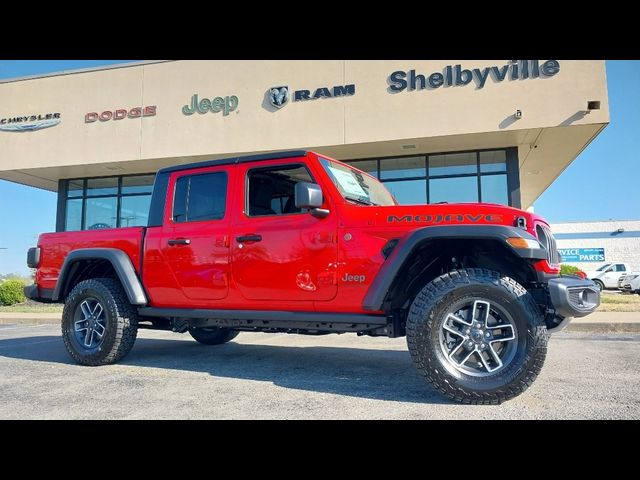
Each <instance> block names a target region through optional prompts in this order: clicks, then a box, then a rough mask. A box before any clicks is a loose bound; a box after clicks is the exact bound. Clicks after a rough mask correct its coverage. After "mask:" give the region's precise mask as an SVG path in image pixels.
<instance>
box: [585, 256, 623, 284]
mask: <svg viewBox="0 0 640 480" xmlns="http://www.w3.org/2000/svg"><path fill="white" fill-rule="evenodd" d="M585 273H586V274H587V278H589V279H591V280H593V282H594V283H595V284H596V285H597V286H598V288H599V289H600V290H604V289H605V288H618V280H620V279H621V278H622V277H624V276H625V275H627V274H628V273H631V267H630V266H629V264H628V263H605V264H604V265H603V266H601V267H600V268H598V269H597V270H590V271H587V272H585Z"/></svg>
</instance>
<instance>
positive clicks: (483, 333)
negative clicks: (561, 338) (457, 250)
mask: <svg viewBox="0 0 640 480" xmlns="http://www.w3.org/2000/svg"><path fill="white" fill-rule="evenodd" d="M547 339H548V334H547V331H546V327H545V323H544V318H543V316H542V314H541V312H540V311H539V309H538V306H537V305H536V303H535V301H534V300H533V297H532V296H531V294H530V293H529V292H527V290H525V288H524V287H522V285H520V284H519V283H517V282H516V281H515V280H513V279H511V278H509V277H505V276H501V275H500V274H499V273H498V272H493V271H489V270H485V269H479V268H468V269H462V270H454V271H452V272H449V273H447V274H444V275H441V276H440V277H438V278H436V279H435V280H433V281H432V282H430V283H428V284H427V285H426V286H425V287H424V288H423V289H422V290H421V291H420V293H419V294H418V295H417V296H416V298H415V299H414V301H413V303H412V305H411V308H410V311H409V315H408V317H407V343H408V346H409V352H410V353H411V357H412V359H413V362H414V363H415V365H416V367H417V368H418V370H419V371H420V373H421V374H422V375H423V376H424V377H425V379H426V380H427V381H428V382H430V383H431V384H432V385H433V387H434V388H436V389H437V390H438V391H440V392H441V393H443V394H444V395H446V396H447V397H449V398H451V399H453V400H455V401H458V402H461V403H469V404H476V405H490V404H499V403H502V402H504V401H505V400H509V399H511V398H513V397H516V396H518V395H520V394H521V393H522V392H524V391H525V390H526V389H527V388H528V387H529V386H530V385H531V384H532V383H533V381H534V380H535V378H536V377H537V375H538V373H540V369H541V368H542V365H543V363H544V359H545V356H546V351H547Z"/></svg>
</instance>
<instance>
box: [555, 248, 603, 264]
mask: <svg viewBox="0 0 640 480" xmlns="http://www.w3.org/2000/svg"><path fill="white" fill-rule="evenodd" d="M558 253H560V255H561V256H562V261H563V262H604V260H605V259H604V248H559V249H558Z"/></svg>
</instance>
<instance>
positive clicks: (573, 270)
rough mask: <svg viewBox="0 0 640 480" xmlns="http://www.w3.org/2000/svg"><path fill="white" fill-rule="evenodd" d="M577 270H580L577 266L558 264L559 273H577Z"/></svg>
mask: <svg viewBox="0 0 640 480" xmlns="http://www.w3.org/2000/svg"><path fill="white" fill-rule="evenodd" d="M578 272H582V270H580V269H579V268H578V267H574V266H573V265H565V264H562V265H560V274H561V275H577V274H578Z"/></svg>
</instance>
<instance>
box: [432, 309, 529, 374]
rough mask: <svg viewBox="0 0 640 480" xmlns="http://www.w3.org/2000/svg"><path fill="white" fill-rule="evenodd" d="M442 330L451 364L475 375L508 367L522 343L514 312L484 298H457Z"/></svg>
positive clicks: (446, 356)
mask: <svg viewBox="0 0 640 480" xmlns="http://www.w3.org/2000/svg"><path fill="white" fill-rule="evenodd" d="M439 334H440V342H439V343H440V347H441V350H442V353H443V354H444V356H445V358H446V360H447V361H448V363H449V365H451V366H452V367H453V368H454V369H456V370H458V371H460V372H462V373H464V374H466V375H470V376H474V377H486V376H489V375H494V374H496V373H498V372H499V371H500V370H503V369H504V368H506V367H507V366H508V365H509V363H510V362H511V361H512V360H513V358H514V356H515V354H516V351H517V346H518V340H517V330H516V327H515V323H514V321H513V319H512V318H511V316H510V315H509V314H508V313H507V312H506V311H505V310H504V309H503V308H502V307H500V306H498V305H496V304H495V303H494V304H491V303H490V302H489V301H487V300H483V299H471V300H464V301H462V302H456V303H455V304H454V305H453V306H452V308H451V309H450V310H449V312H447V313H445V316H444V319H443V320H442V323H441V327H440V332H439Z"/></svg>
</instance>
